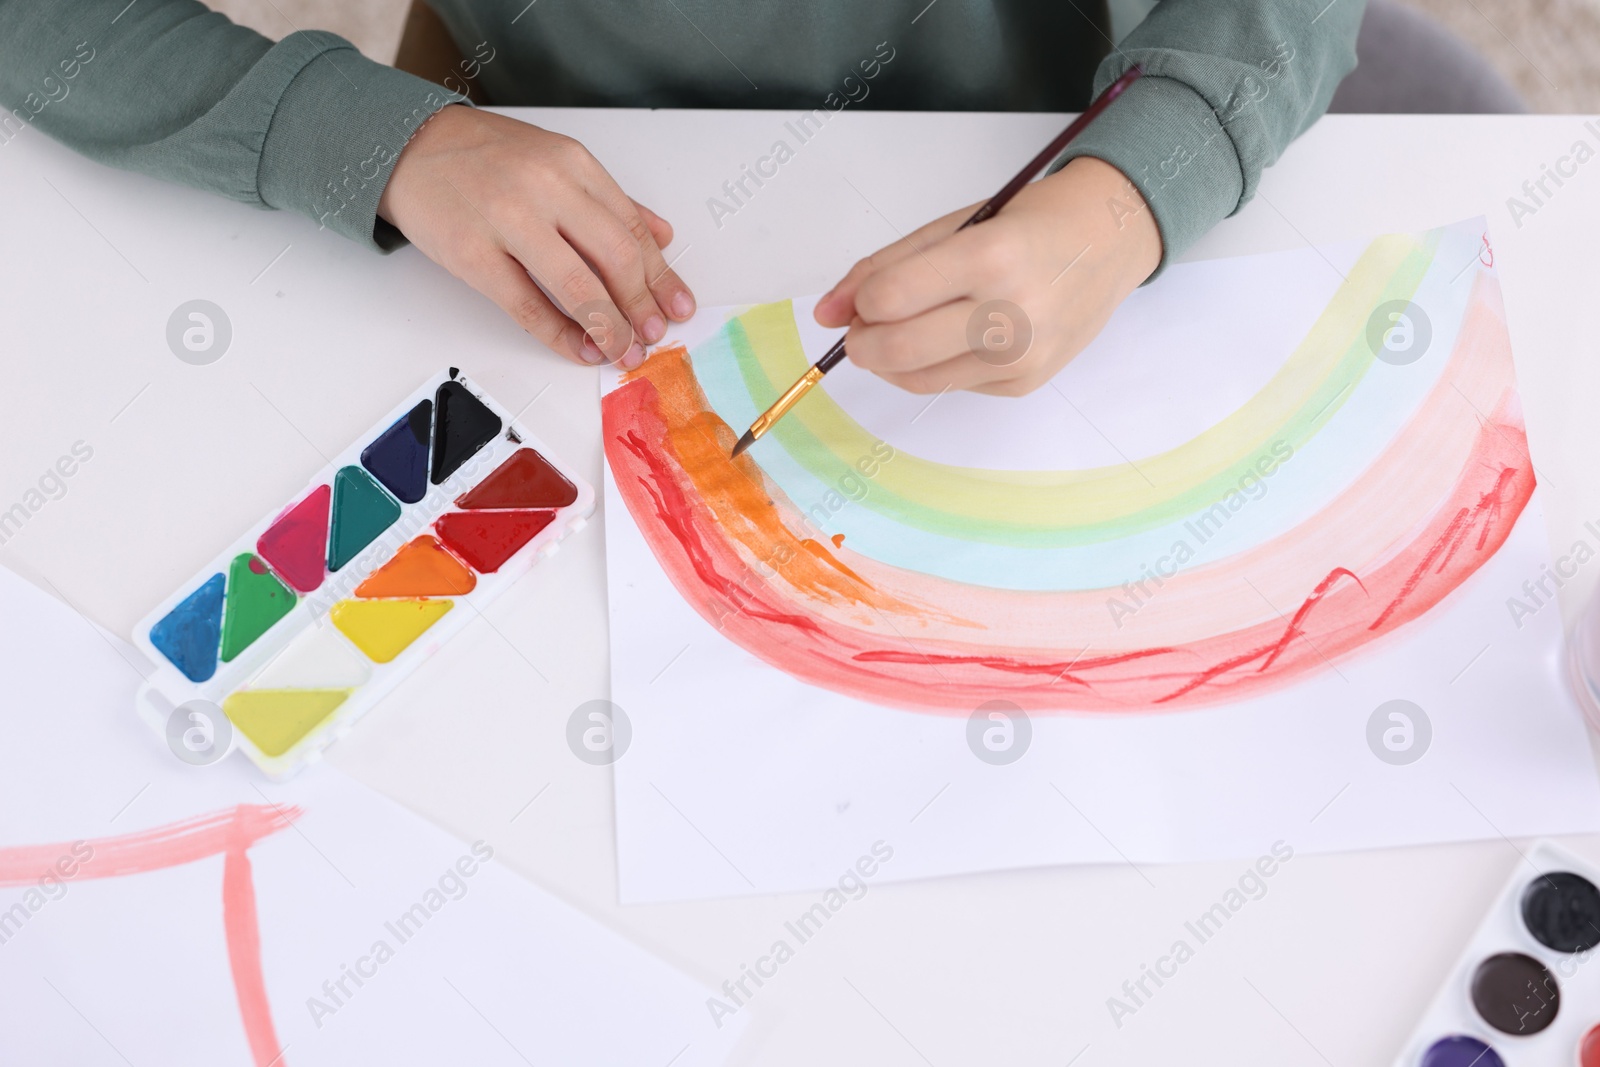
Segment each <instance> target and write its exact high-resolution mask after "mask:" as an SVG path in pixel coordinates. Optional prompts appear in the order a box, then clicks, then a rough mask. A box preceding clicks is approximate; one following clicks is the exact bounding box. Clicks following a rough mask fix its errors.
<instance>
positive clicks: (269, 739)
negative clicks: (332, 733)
mask: <svg viewBox="0 0 1600 1067" xmlns="http://www.w3.org/2000/svg"><path fill="white" fill-rule="evenodd" d="M348 699H350V690H348V689H241V690H239V691H238V692H236V693H234V694H232V695H231V696H229V697H228V698H227V699H226V700H224V701H223V702H222V711H223V714H225V715H227V716H228V719H229V721H230V722H232V723H233V725H234V726H236V727H238V730H239V732H240V733H242V734H244V735H245V736H246V737H248V738H249V739H250V740H251V741H252V742H253V743H254V744H255V746H256V747H257V748H259V749H260V750H261V751H262V753H263V754H264V755H268V756H281V755H283V754H284V753H285V752H287V751H289V750H290V749H291V748H293V747H294V746H295V745H297V744H299V743H300V740H301V738H303V737H305V736H306V734H309V733H310V732H311V731H312V730H314V729H316V727H317V726H318V725H319V724H321V723H322V722H323V721H325V720H326V719H327V718H328V716H329V715H332V714H333V713H334V712H335V711H337V710H338V708H339V705H341V704H343V703H344V702H345V701H346V700H348Z"/></svg>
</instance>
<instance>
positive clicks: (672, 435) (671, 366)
mask: <svg viewBox="0 0 1600 1067" xmlns="http://www.w3.org/2000/svg"><path fill="white" fill-rule="evenodd" d="M636 379H644V380H646V381H648V382H649V384H651V385H653V386H654V387H655V393H656V396H655V408H656V411H657V412H658V413H659V415H660V418H661V422H660V423H659V424H658V425H660V426H661V427H662V431H661V432H662V434H663V435H664V437H665V442H664V443H665V444H666V446H667V448H668V449H669V450H670V451H671V452H672V454H673V455H674V457H675V458H676V460H677V462H678V465H679V466H680V467H682V469H684V470H686V471H692V472H693V478H694V483H695V490H696V493H697V495H698V497H699V504H700V506H701V507H703V508H705V510H706V511H707V512H709V513H710V515H711V516H713V517H714V518H715V519H716V521H717V524H718V526H719V527H720V529H721V530H722V532H723V533H724V534H726V535H728V536H730V537H732V538H733V539H734V540H736V541H738V542H739V544H741V545H743V546H744V549H745V551H746V552H747V553H748V557H747V560H746V564H747V566H749V567H751V568H752V569H754V570H756V571H758V572H759V573H766V572H768V571H776V572H777V573H778V575H780V576H781V577H782V578H783V580H784V581H785V582H787V583H788V584H789V585H790V586H791V587H792V588H793V589H794V590H795V591H796V592H798V593H801V594H804V595H805V596H807V597H810V598H813V599H816V600H820V601H823V602H827V603H832V604H834V605H836V606H845V605H851V606H860V607H865V608H871V609H874V610H878V611H897V612H906V611H909V612H913V613H919V614H921V613H925V612H927V611H928V609H927V608H926V607H925V606H915V605H912V604H908V603H906V602H905V601H902V600H900V599H898V598H896V597H892V596H888V595H885V594H883V593H881V592H880V591H879V590H877V589H875V588H873V586H872V585H871V584H870V583H868V582H867V581H866V580H864V579H863V578H862V577H861V576H860V575H859V574H857V573H856V572H855V571H853V570H851V569H850V568H849V567H846V566H845V565H844V564H842V563H840V562H839V561H838V560H837V559H835V558H834V557H833V555H832V554H831V553H829V552H828V551H827V549H825V548H823V547H822V546H821V545H819V544H817V542H815V541H812V540H810V539H809V538H801V537H797V536H796V535H795V534H794V532H793V531H791V530H790V529H789V527H788V526H787V525H786V524H785V523H784V521H783V517H782V513H781V512H780V511H779V509H777V508H775V507H774V506H773V495H774V493H775V492H776V490H775V489H774V488H772V487H771V486H770V484H769V483H768V482H767V479H766V476H765V475H764V474H762V472H761V468H760V467H758V466H757V465H756V463H755V460H753V459H751V458H750V457H749V456H748V455H746V456H740V457H739V458H738V459H733V458H732V457H731V453H732V452H733V445H734V442H735V441H737V440H738V438H739V435H738V434H736V433H734V432H733V430H732V429H731V428H729V426H728V424H727V423H726V422H723V421H722V419H721V417H719V416H718V415H717V414H716V413H715V412H714V411H712V410H711V404H710V402H709V401H708V400H707V399H706V397H705V394H704V393H703V392H702V391H701V389H700V383H699V382H698V381H696V380H695V377H694V368H693V366H692V365H691V364H690V362H689V352H688V350H687V349H686V348H684V347H683V346H682V345H672V346H670V347H668V348H663V349H659V350H657V351H656V352H655V353H653V354H652V355H651V357H650V358H649V359H648V360H646V361H645V362H644V364H643V365H641V366H640V367H639V368H637V369H636V370H633V371H631V372H629V373H628V374H627V375H625V376H624V378H623V380H624V382H631V381H634V380H636ZM655 446H656V442H651V447H655ZM836 547H837V545H836Z"/></svg>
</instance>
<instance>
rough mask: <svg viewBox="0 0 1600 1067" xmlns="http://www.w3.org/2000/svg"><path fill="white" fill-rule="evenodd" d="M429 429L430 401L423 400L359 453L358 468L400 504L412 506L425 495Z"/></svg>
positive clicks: (431, 417)
mask: <svg viewBox="0 0 1600 1067" xmlns="http://www.w3.org/2000/svg"><path fill="white" fill-rule="evenodd" d="M432 425H433V401H431V400H424V401H423V402H422V403H420V404H418V405H417V406H416V407H414V408H412V409H411V410H410V411H409V412H407V413H406V415H405V417H404V418H402V419H399V420H397V421H396V422H395V424H394V425H393V426H391V427H389V428H388V429H387V430H385V431H383V432H382V433H381V434H379V435H378V436H377V438H376V439H375V440H374V441H373V442H372V443H371V444H370V445H368V446H367V447H366V448H365V449H364V450H362V453H361V465H362V466H363V467H365V468H367V470H368V471H370V472H371V473H372V476H373V477H374V478H376V479H378V481H380V482H382V483H383V487H384V488H385V489H387V490H389V492H391V493H393V494H394V495H395V498H396V499H397V500H399V501H401V502H402V503H406V504H415V503H416V502H417V501H419V500H421V499H422V497H423V495H424V494H426V493H427V491H428V434H429V432H430V430H431V429H432Z"/></svg>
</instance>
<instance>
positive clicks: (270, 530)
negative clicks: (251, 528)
mask: <svg viewBox="0 0 1600 1067" xmlns="http://www.w3.org/2000/svg"><path fill="white" fill-rule="evenodd" d="M332 497H333V491H332V490H331V489H330V488H328V486H326V485H319V486H317V487H316V488H315V489H313V490H311V492H310V493H309V494H307V495H306V498H305V499H304V500H302V501H300V503H298V504H296V505H295V506H294V507H292V508H290V509H289V510H288V511H285V512H284V513H283V514H282V515H280V516H279V517H278V519H277V521H276V522H274V523H273V524H272V525H271V526H269V527H267V532H266V533H264V534H262V535H261V537H260V538H258V539H257V541H256V555H258V556H260V557H261V558H262V559H264V560H266V561H267V562H268V563H270V564H272V569H273V570H275V571H277V572H278V576H279V577H281V578H282V579H283V580H284V581H285V582H286V583H288V584H289V585H291V586H293V587H294V588H295V589H298V590H299V591H300V592H302V593H310V592H313V591H314V590H315V589H316V588H317V587H318V586H320V585H321V584H322V580H323V579H324V578H326V577H327V575H328V571H327V560H328V503H329V501H330V500H331V499H332Z"/></svg>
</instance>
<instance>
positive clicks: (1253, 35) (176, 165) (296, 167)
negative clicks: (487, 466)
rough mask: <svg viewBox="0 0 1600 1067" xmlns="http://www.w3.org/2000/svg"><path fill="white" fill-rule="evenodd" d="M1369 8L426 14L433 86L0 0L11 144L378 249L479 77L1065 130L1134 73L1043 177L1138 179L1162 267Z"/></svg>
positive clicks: (533, 98)
mask: <svg viewBox="0 0 1600 1067" xmlns="http://www.w3.org/2000/svg"><path fill="white" fill-rule="evenodd" d="M1364 3H1365V0H1332V2H1331V3H1328V2H1327V0H1163V2H1161V3H1159V4H1158V5H1157V6H1156V8H1155V10H1154V11H1153V12H1152V13H1151V14H1150V16H1149V17H1148V18H1147V19H1146V20H1145V21H1144V22H1143V23H1142V24H1140V25H1139V26H1138V27H1137V28H1136V29H1135V30H1134V31H1133V32H1132V33H1130V34H1129V35H1128V36H1127V37H1126V38H1125V39H1124V40H1122V41H1121V42H1120V43H1119V44H1117V45H1115V46H1114V45H1113V44H1112V42H1111V40H1110V37H1109V27H1110V20H1109V19H1108V17H1107V15H1106V9H1105V3H1104V0H933V2H932V3H927V2H926V0H910V2H909V3H906V4H901V3H889V2H879V3H868V2H866V0H782V2H781V3H780V2H777V0H649V2H629V0H544V2H543V3H539V2H537V0H534V2H532V3H529V2H528V0H435V3H434V7H435V8H436V10H438V12H439V14H440V15H441V16H442V17H443V18H444V20H445V22H446V24H447V25H448V26H449V28H450V31H451V35H452V36H453V37H454V39H455V41H456V44H457V45H458V46H459V48H460V50H461V52H462V54H463V55H464V56H466V57H467V58H466V60H465V61H464V62H463V64H462V65H461V67H460V70H459V78H458V79H457V80H448V81H447V84H448V85H449V88H443V87H440V86H438V85H434V84H432V83H430V82H427V81H424V80H422V79H420V78H416V77H413V76H412V75H409V74H405V73H402V72H401V71H398V70H395V69H393V68H391V67H387V66H384V65H383V64H381V63H377V62H374V61H372V60H370V59H367V58H366V57H364V56H362V55H361V54H360V53H359V52H357V51H356V50H355V48H354V46H352V45H351V44H350V43H349V42H347V41H345V40H343V39H342V38H340V37H337V36H334V35H333V34H330V33H323V32H320V31H315V30H313V31H305V32H297V33H293V34H290V35H289V36H288V37H286V38H284V39H283V40H282V41H279V42H277V43H276V44H275V43H273V42H272V41H270V40H268V39H267V38H265V37H262V36H261V35H259V34H257V33H255V32H253V31H251V30H247V29H244V28H242V27H239V26H235V25H234V24H232V23H231V22H229V21H228V20H227V19H226V18H225V17H223V16H222V15H219V14H216V13H214V12H211V11H209V10H208V9H207V8H205V7H204V6H203V5H201V4H200V3H198V2H196V0H134V2H133V3H129V2H128V0H0V148H3V147H4V145H5V144H6V143H8V142H9V141H10V140H11V139H12V138H15V137H17V136H20V135H22V134H23V133H24V132H25V130H26V128H27V127H29V126H37V127H38V128H39V130H40V131H42V132H43V133H46V134H48V135H49V136H51V137H53V138H55V139H57V140H59V141H61V142H63V143H64V144H67V145H69V146H70V147H72V148H74V149H75V150H77V151H79V152H82V153H83V154H84V155H86V156H89V157H90V158H92V159H96V160H99V161H100V162H103V163H106V164H109V165H111V166H115V167H123V168H126V169H129V170H136V171H141V172H143V173H146V174H151V175H155V176H157V177H161V178H167V179H171V180H173V181H179V182H184V183H185V184H188V185H192V186H196V187H198V188H201V189H208V190H211V191H212V192H217V193H221V194H222V195H224V196H227V197H231V198H233V199H235V200H240V201H243V202H245V203H248V204H254V205H256V206H259V207H270V208H281V209H284V210H288V211H298V212H300V213H302V214H304V215H306V216H308V217H310V218H312V219H314V220H317V221H318V222H319V223H320V224H321V225H323V226H326V227H328V228H330V229H333V230H336V231H338V232H339V233H342V234H345V235H346V236H348V237H351V238H353V239H355V240H357V241H361V242H364V243H367V244H369V245H372V246H375V247H383V248H387V247H390V246H392V245H393V244H394V243H396V242H397V241H398V240H399V238H398V235H396V234H395V233H394V231H393V230H392V229H390V228H388V227H387V226H386V224H383V223H382V222H380V221H378V220H377V218H376V212H377V206H378V198H379V196H380V195H381V194H382V192H383V186H384V184H385V183H386V182H387V181H388V179H389V174H390V172H391V171H392V170H393V168H394V161H395V159H396V158H397V157H398V155H399V153H400V151H401V150H402V149H403V148H404V147H405V145H406V143H407V141H408V139H409V138H410V137H411V136H412V134H414V133H415V132H416V130H417V129H418V128H419V127H420V126H421V124H422V123H423V122H425V121H427V119H428V117H429V116H431V115H432V114H433V113H434V112H435V111H437V110H438V109H440V108H441V107H444V106H445V105H446V104H449V103H454V102H459V101H460V100H461V99H462V98H461V96H460V95H459V93H460V90H461V89H462V88H463V87H464V83H465V80H467V79H471V80H475V81H476V82H477V83H478V84H479V85H480V86H481V87H482V88H483V89H484V90H486V91H487V93H488V95H489V98H490V99H492V100H493V101H494V102H495V103H496V104H505V105H551V106H558V105H581V106H614V107H623V106H628V107H731V108H771V109H779V110H793V111H803V112H809V111H812V110H813V109H822V110H827V111H841V110H846V109H850V108H886V109H906V110H909V109H918V110H927V109H932V110H977V111H1013V110H1022V111H1076V110H1080V109H1082V108H1083V107H1084V106H1085V105H1086V104H1087V103H1088V101H1089V100H1090V99H1091V93H1092V92H1099V91H1101V90H1102V89H1104V88H1105V87H1106V86H1107V85H1109V84H1110V83H1111V82H1112V81H1113V80H1115V79H1116V78H1117V77H1118V76H1119V75H1120V74H1122V72H1123V71H1125V70H1126V69H1127V68H1128V67H1129V66H1131V65H1132V64H1134V63H1139V64H1142V65H1143V66H1144V69H1145V72H1146V73H1145V76H1144V77H1143V78H1141V79H1140V80H1139V81H1138V82H1137V83H1136V84H1134V85H1133V86H1132V87H1131V88H1130V89H1129V90H1128V91H1127V93H1125V94H1124V96H1123V98H1122V99H1121V100H1119V101H1118V102H1117V103H1116V104H1115V105H1114V106H1112V107H1111V108H1109V109H1107V111H1106V113H1105V114H1104V115H1103V116H1102V117H1101V118H1100V119H1099V120H1098V121H1097V122H1096V123H1094V124H1093V125H1092V126H1091V127H1090V128H1089V130H1088V131H1086V133H1085V134H1084V135H1083V136H1081V137H1080V138H1079V139H1078V141H1077V142H1075V143H1074V144H1073V146H1072V147H1071V148H1070V149H1068V151H1067V152H1066V153H1065V154H1064V155H1063V156H1062V158H1061V159H1060V160H1059V161H1058V162H1057V163H1056V164H1055V165H1056V166H1058V167H1059V166H1061V165H1063V164H1064V163H1065V162H1066V160H1068V159H1070V158H1072V157H1074V156H1080V155H1091V156H1096V157H1098V158H1100V159H1103V160H1105V161H1107V162H1109V163H1111V164H1113V165H1114V166H1116V167H1117V168H1119V169H1120V170H1121V171H1122V172H1123V173H1124V174H1126V175H1128V177H1129V178H1130V179H1131V180H1132V181H1133V183H1134V184H1135V185H1136V186H1138V188H1139V191H1140V192H1141V193H1142V194H1143V195H1144V197H1145V199H1146V200H1147V201H1148V202H1149V204H1150V206H1151V211H1152V213H1153V214H1154V216H1155V219H1156V222H1157V224H1158V225H1159V227H1160V229H1161V236H1162V240H1163V242H1164V245H1165V257H1166V258H1169V259H1170V258H1171V257H1173V256H1176V255H1178V254H1179V253H1181V252H1182V251H1183V250H1184V249H1185V248H1187V247H1188V246H1189V245H1190V244H1192V243H1193V242H1194V240H1195V239H1196V238H1197V237H1199V236H1200V235H1201V234H1202V233H1204V232H1205V231H1206V230H1207V229H1209V228H1210V227H1211V226H1212V225H1214V224H1215V223H1216V222H1217V221H1218V220H1219V219H1222V218H1223V217H1225V216H1227V215H1229V214H1231V213H1232V212H1234V211H1236V210H1238V208H1239V207H1240V206H1241V205H1243V204H1244V203H1245V202H1246V201H1247V200H1249V199H1250V197H1251V196H1252V194H1253V193H1254V190H1255V187H1256V184H1257V182H1258V180H1259V179H1260V176H1261V170H1262V168H1264V167H1266V166H1268V165H1270V164H1271V163H1272V162H1273V161H1274V160H1276V159H1277V158H1278V156H1279V155H1280V154H1281V153H1282V151H1283V149H1284V147H1285V146H1287V145H1288V143H1289V142H1290V141H1291V140H1293V139H1294V138H1295V137H1296V136H1298V135H1299V134H1300V133H1301V132H1302V131H1303V130H1305V129H1306V128H1307V127H1308V126H1310V125H1311V123H1312V122H1314V121H1316V119H1317V117H1318V116H1320V115H1321V114H1322V112H1323V111H1324V110H1325V109H1326V107H1327V105H1328V100H1329V99H1330V98H1331V97H1332V96H1333V91H1334V89H1335V87H1337V86H1338V84H1339V81H1340V79H1342V78H1343V77H1344V76H1345V75H1346V74H1347V73H1349V72H1350V71H1351V70H1352V69H1353V68H1354V66H1355V40H1356V30H1357V27H1358V26H1359V24H1360V21H1361V14H1362V9H1363V7H1364ZM452 90H455V91H452Z"/></svg>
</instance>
